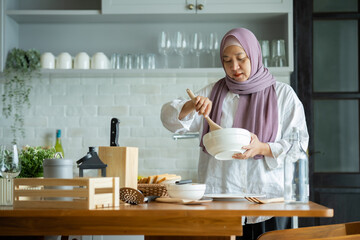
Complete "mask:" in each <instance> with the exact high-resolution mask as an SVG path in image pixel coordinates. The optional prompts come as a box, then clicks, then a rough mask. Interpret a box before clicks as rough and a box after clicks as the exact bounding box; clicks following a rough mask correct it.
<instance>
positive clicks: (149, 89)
mask: <svg viewBox="0 0 360 240" xmlns="http://www.w3.org/2000/svg"><path fill="white" fill-rule="evenodd" d="M130 91H131V94H134V93H138V94H160V93H161V92H160V91H161V86H160V84H157V85H152V84H149V83H145V84H141V85H140V84H132V85H131V86H130Z"/></svg>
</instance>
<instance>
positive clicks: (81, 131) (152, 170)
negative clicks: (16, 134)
mask: <svg viewBox="0 0 360 240" xmlns="http://www.w3.org/2000/svg"><path fill="white" fill-rule="evenodd" d="M127 75H128V76H124V74H123V75H120V74H111V73H107V74H102V73H101V74H99V73H95V74H80V73H75V74H71V75H70V74H66V75H65V74H61V73H54V74H49V73H44V74H43V75H42V77H41V79H33V81H32V82H31V85H32V87H33V88H32V93H31V97H30V101H31V104H32V105H31V107H30V109H26V111H25V126H24V127H25V132H26V137H25V138H24V139H20V140H19V142H18V144H19V145H20V146H23V145H26V144H28V145H31V146H37V145H42V146H49V145H51V146H52V145H54V143H55V131H56V129H58V128H59V129H61V130H62V144H63V147H64V151H65V157H66V158H70V159H72V160H74V161H76V160H78V159H80V158H81V157H83V156H84V155H85V154H86V153H87V152H88V147H89V146H96V147H98V146H109V144H110V120H111V118H112V117H117V118H119V119H120V125H119V128H120V134H119V145H120V146H131V147H138V148H139V175H145V176H146V175H154V174H159V173H176V174H178V175H181V176H182V177H183V179H187V178H191V179H193V180H194V181H196V179H197V177H196V176H197V170H196V168H197V163H198V152H199V148H198V139H186V140H177V141H174V140H173V139H172V133H170V132H169V131H168V130H166V129H165V128H164V127H163V126H162V123H161V121H160V110H161V106H162V104H164V103H165V102H167V101H170V100H172V99H174V98H177V97H179V96H184V97H185V96H186V92H185V90H186V88H190V89H193V91H196V90H198V89H200V88H202V87H203V86H205V85H207V84H208V83H211V82H213V81H216V80H217V79H219V78H220V76H221V75H219V74H211V77H207V74H202V76H199V74H197V77H192V76H191V75H192V74H182V76H178V75H179V74H169V73H166V74H162V73H161V72H160V73H158V74H150V75H151V76H148V75H149V74H127ZM141 75H147V76H143V77H137V76H141ZM180 75H181V74H180ZM277 79H278V80H280V81H283V82H288V78H287V77H282V78H279V77H278V78H277ZM0 84H1V85H0V89H1V94H3V91H4V90H3V89H4V87H3V79H1V82H0ZM0 116H1V120H0V139H1V144H10V142H11V141H12V135H11V132H10V128H9V127H10V125H11V121H10V120H9V119H4V116H3V115H2V113H0ZM74 171H75V172H76V174H77V169H75V170H74Z"/></svg>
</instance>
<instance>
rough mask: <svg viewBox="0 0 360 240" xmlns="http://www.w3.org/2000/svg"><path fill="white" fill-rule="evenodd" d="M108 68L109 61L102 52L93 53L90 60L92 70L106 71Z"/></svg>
mask: <svg viewBox="0 0 360 240" xmlns="http://www.w3.org/2000/svg"><path fill="white" fill-rule="evenodd" d="M109 66H110V62H109V59H108V58H107V56H106V55H105V54H104V53H102V52H97V53H95V54H94V55H93V56H92V58H91V68H92V69H108V68H109Z"/></svg>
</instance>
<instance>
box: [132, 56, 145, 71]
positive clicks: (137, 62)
mask: <svg viewBox="0 0 360 240" xmlns="http://www.w3.org/2000/svg"><path fill="white" fill-rule="evenodd" d="M133 68H134V69H144V55H143V54H135V55H134V57H133Z"/></svg>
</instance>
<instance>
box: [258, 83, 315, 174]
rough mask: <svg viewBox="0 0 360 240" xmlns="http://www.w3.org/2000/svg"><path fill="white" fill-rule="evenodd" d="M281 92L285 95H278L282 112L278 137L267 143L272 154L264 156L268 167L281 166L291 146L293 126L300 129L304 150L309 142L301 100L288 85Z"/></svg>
mask: <svg viewBox="0 0 360 240" xmlns="http://www.w3.org/2000/svg"><path fill="white" fill-rule="evenodd" d="M281 94H283V95H285V96H282V97H278V106H279V108H280V107H281V108H282V111H281V112H282V114H281V116H279V121H280V123H279V127H280V129H279V130H280V131H278V135H279V136H280V137H279V138H278V139H277V140H276V141H275V142H273V143H268V144H269V146H270V149H271V152H272V155H273V156H272V157H267V156H265V162H266V164H267V166H268V167H269V168H270V169H275V168H279V167H282V165H283V163H284V159H285V156H286V152H287V151H288V150H289V148H290V146H291V145H290V142H289V139H290V136H291V132H292V129H293V128H294V127H297V128H298V129H299V131H300V142H301V146H302V147H303V149H304V151H307V148H308V143H309V134H308V131H307V126H306V120H305V112H304V107H303V105H302V103H301V101H300V100H299V98H298V97H297V95H296V93H295V92H294V90H293V89H292V88H291V87H290V86H288V87H287V91H286V92H285V93H281Z"/></svg>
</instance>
